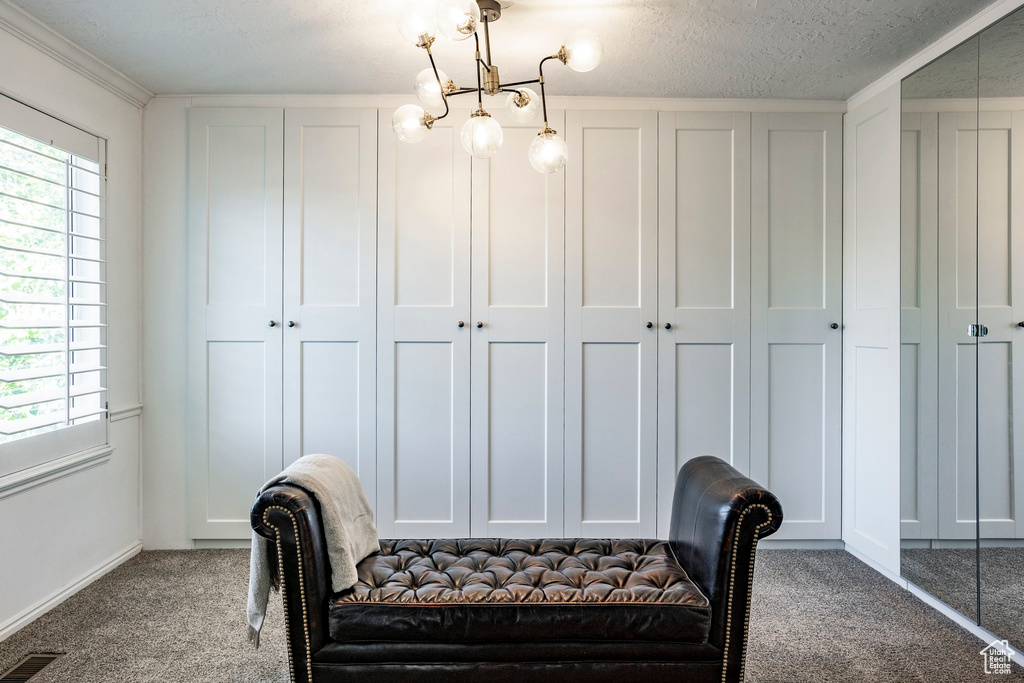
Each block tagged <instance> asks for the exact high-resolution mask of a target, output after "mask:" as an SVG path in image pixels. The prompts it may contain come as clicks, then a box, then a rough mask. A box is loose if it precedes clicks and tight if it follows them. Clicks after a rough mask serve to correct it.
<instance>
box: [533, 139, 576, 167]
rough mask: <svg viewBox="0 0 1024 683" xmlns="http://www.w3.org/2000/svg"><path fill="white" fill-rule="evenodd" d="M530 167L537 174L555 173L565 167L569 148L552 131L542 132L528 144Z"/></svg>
mask: <svg viewBox="0 0 1024 683" xmlns="http://www.w3.org/2000/svg"><path fill="white" fill-rule="evenodd" d="M529 154H530V165H531V166H533V168H534V170H536V171H537V172H539V173H555V172H556V171H560V170H561V169H562V168H563V167H564V166H565V160H566V159H567V158H568V157H569V148H568V147H566V146H565V140H563V139H562V138H560V137H558V135H556V134H555V133H554V131H548V130H546V131H544V132H543V133H540V134H539V135H538V136H537V137H535V138H534V139H533V142H531V143H530V152H529Z"/></svg>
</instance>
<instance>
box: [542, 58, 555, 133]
mask: <svg viewBox="0 0 1024 683" xmlns="http://www.w3.org/2000/svg"><path fill="white" fill-rule="evenodd" d="M558 58H559V57H558V55H551V56H549V57H545V58H544V59H542V60H540V64H539V65H538V66H537V71H538V72H539V73H540V78H538V79H537V82H538V83H540V104H541V107H543V108H544V130H547V129H548V98H547V96H546V95H545V94H544V62H546V61H548V60H549V59H558Z"/></svg>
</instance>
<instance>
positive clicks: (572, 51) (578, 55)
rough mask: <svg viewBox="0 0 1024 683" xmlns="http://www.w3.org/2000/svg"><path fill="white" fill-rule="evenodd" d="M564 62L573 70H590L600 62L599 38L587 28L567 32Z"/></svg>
mask: <svg viewBox="0 0 1024 683" xmlns="http://www.w3.org/2000/svg"><path fill="white" fill-rule="evenodd" d="M565 53H566V60H565V64H566V66H568V67H569V68H570V69H572V70H573V71H580V72H583V71H590V70H591V69H593V68H594V67H595V66H597V65H598V64H599V63H600V62H601V39H600V38H598V37H597V34H596V33H594V32H593V31H591V30H590V29H589V28H581V29H577V30H575V31H573V32H572V33H570V34H569V37H568V38H567V39H566V41H565Z"/></svg>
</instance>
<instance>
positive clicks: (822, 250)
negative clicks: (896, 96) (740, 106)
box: [750, 114, 843, 539]
mask: <svg viewBox="0 0 1024 683" xmlns="http://www.w3.org/2000/svg"><path fill="white" fill-rule="evenodd" d="M751 129H752V130H751V137H752V143H753V146H752V168H753V173H752V201H751V205H752V212H751V214H752V229H751V254H752V259H751V261H752V263H751V367H750V373H751V427H750V442H751V448H750V476H751V477H752V478H753V479H754V480H756V481H757V482H759V483H760V484H762V485H764V486H767V487H768V488H769V489H770V490H771V491H772V492H773V493H775V494H776V495H777V496H778V497H779V500H780V501H782V506H783V509H784V510H785V511H786V519H785V521H784V522H783V526H782V529H781V530H780V531H779V534H778V537H780V538H784V539H785V538H788V539H822V538H823V539H838V538H840V534H841V532H842V525H841V502H840V496H841V454H840V450H841V443H840V437H841V424H842V414H841V400H842V394H841V391H842V327H841V323H842V320H841V314H842V254H843V251H842V189H843V186H842V173H843V165H842V164H843V159H842V115H840V114H754V115H753V117H752V122H751ZM833 323H835V324H836V325H837V326H838V328H837V329H835V330H833V329H831V327H830V326H831V325H832V324H833Z"/></svg>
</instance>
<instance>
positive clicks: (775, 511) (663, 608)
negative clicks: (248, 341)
mask: <svg viewBox="0 0 1024 683" xmlns="http://www.w3.org/2000/svg"><path fill="white" fill-rule="evenodd" d="M781 523H782V508H781V506H780V505H779V502H778V500H777V499H776V498H775V496H773V495H772V494H771V493H769V492H768V491H766V490H765V489H763V488H761V487H760V486H758V485H757V484H756V483H755V482H753V481H751V480H750V479H747V478H746V477H744V476H742V475H741V474H740V473H739V472H737V471H736V470H735V469H733V468H732V467H730V466H729V465H728V464H726V463H725V462H723V461H721V460H719V459H718V458H713V457H710V456H704V457H700V458H695V459H693V460H690V461H689V462H687V463H686V465H684V466H683V468H682V470H680V472H679V476H678V478H677V480H676V489H675V495H674V497H673V501H672V520H671V531H670V533H669V540H668V541H659V540H651V539H611V540H607V539H540V540H516V539H439V540H384V541H381V542H380V546H381V549H380V552H379V553H378V554H375V555H371V556H370V557H367V558H366V559H365V560H363V561H362V562H361V563H360V564H359V582H358V583H357V584H356V585H355V586H354V587H353V588H351V589H350V590H347V591H344V592H341V593H337V594H332V593H331V590H330V565H329V563H328V559H327V551H326V548H325V546H324V535H323V527H322V525H321V522H320V515H319V510H318V506H317V503H316V500H315V499H314V498H313V497H312V496H311V495H310V494H308V493H307V492H306V491H304V490H302V489H300V488H298V487H295V486H291V485H278V486H274V487H272V488H270V489H268V490H267V491H265V492H263V493H262V494H261V495H260V496H259V498H258V499H257V500H256V503H255V505H253V509H252V526H253V529H255V530H256V532H257V533H259V534H261V535H263V536H265V537H267V538H269V539H271V540H272V541H274V542H275V543H274V544H272V547H273V548H274V553H273V555H274V560H273V564H274V566H275V569H276V571H275V573H274V574H275V577H274V578H275V580H279V581H280V583H281V593H282V597H283V599H284V607H285V615H286V621H287V638H288V655H289V667H290V670H291V677H292V680H293V681H297V682H310V683H312V682H314V681H315V682H317V683H325V682H328V681H330V682H334V681H346V682H347V681H353V682H354V681H360V682H364V683H365V682H368V681H389V682H392V681H393V682H396V683H402V682H406V681H447V680H455V679H456V678H457V679H458V680H464V681H488V682H493V683H500V682H502V681H516V682H517V683H521V682H522V681H558V682H559V683H564V682H565V681H566V680H573V679H576V680H578V681H581V682H583V681H616V682H621V681H623V680H632V681H633V682H635V683H640V682H652V683H657V682H660V681H672V682H673V683H675V682H678V681H707V682H708V683H710V682H712V681H713V682H715V683H721V682H723V681H724V682H731V681H741V680H743V666H744V659H745V655H746V643H747V626H748V615H749V611H750V595H751V581H752V578H753V571H754V552H755V549H756V546H757V541H758V540H759V539H761V538H764V537H766V536H769V535H771V534H772V533H774V532H775V531H776V530H778V528H779V525H780V524H781Z"/></svg>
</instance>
